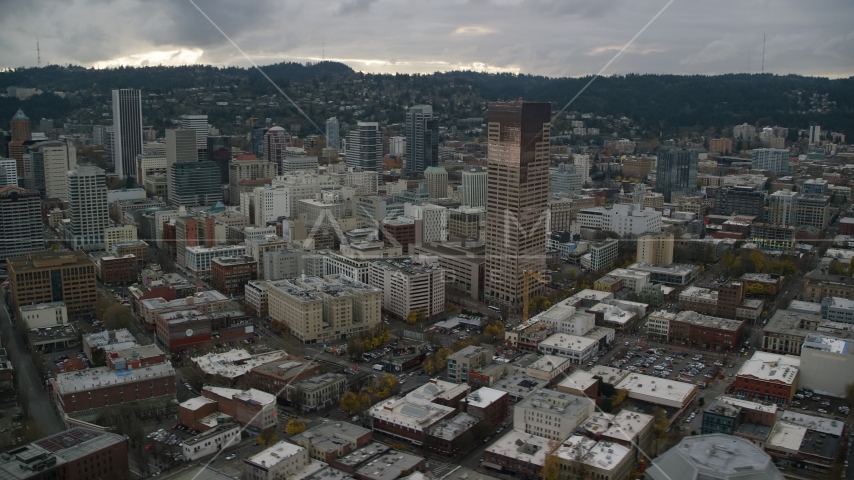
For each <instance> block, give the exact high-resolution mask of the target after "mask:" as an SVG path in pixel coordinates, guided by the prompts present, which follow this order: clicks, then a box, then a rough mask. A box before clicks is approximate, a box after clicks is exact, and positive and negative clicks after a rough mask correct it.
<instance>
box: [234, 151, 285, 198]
mask: <svg viewBox="0 0 854 480" xmlns="http://www.w3.org/2000/svg"><path fill="white" fill-rule="evenodd" d="M277 173H278V167H277V166H276V165H275V164H273V163H270V162H268V161H266V160H259V159H258V157H256V156H255V155H246V154H244V155H238V156H237V158H235V159H234V160H231V161H230V162H229V163H228V185H229V195H230V202H229V203H230V204H231V205H240V194H241V193H242V190H241V185H243V183H244V182H245V183H247V184H249V186H251V185H254V183H253V182H255V181H259V180H260V181H266V183H270V182H272V180H273V178H274V177H275V176H276V175H277ZM249 191H252V190H251V189H250V190H249Z"/></svg>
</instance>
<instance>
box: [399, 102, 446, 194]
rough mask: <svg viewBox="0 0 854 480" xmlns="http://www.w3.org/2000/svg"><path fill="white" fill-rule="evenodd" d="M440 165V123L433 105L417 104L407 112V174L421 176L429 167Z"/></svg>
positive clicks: (415, 176) (408, 175)
mask: <svg viewBox="0 0 854 480" xmlns="http://www.w3.org/2000/svg"><path fill="white" fill-rule="evenodd" d="M438 166H439V123H438V121H436V119H435V118H433V107H431V106H430V105H416V106H414V107H410V108H409V112H407V114H406V175H407V177H409V178H420V177H422V176H423V175H424V170H426V169H427V168H428V167H438Z"/></svg>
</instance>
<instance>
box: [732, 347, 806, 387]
mask: <svg viewBox="0 0 854 480" xmlns="http://www.w3.org/2000/svg"><path fill="white" fill-rule="evenodd" d="M800 366H801V359H800V357H795V356H792V355H780V354H777V353H767V352H759V351H757V352H755V353H754V354H753V356H752V357H751V358H750V359H749V360H747V361H746V362H744V365H742V366H741V368H740V369H739V370H738V373H737V374H736V375H737V376H739V377H753V378H756V379H758V380H765V381H773V382H780V383H783V384H792V383H794V382H795V379H796V378H797V376H798V370H799V368H800Z"/></svg>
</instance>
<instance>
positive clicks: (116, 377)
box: [54, 362, 175, 395]
mask: <svg viewBox="0 0 854 480" xmlns="http://www.w3.org/2000/svg"><path fill="white" fill-rule="evenodd" d="M174 375H175V369H174V368H172V364H171V363H169V362H165V363H159V364H157V365H149V366H147V367H142V368H139V369H136V370H110V369H109V368H107V367H96V368H90V369H88V370H77V371H74V372H67V373H60V374H57V376H56V378H55V379H54V382H55V384H56V388H57V391H58V392H59V393H60V394H62V395H65V394H68V393H76V392H83V391H90V390H95V389H98V388H100V387H106V386H108V385H119V384H123V383H135V382H144V381H150V380H153V379H155V378H163V377H171V376H174Z"/></svg>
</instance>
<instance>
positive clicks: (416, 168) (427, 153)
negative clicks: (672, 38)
mask: <svg viewBox="0 0 854 480" xmlns="http://www.w3.org/2000/svg"><path fill="white" fill-rule="evenodd" d="M349 147H350V146H349V145H348V146H347V148H348V149H349ZM405 157H406V166H405V170H406V175H407V177H409V178H420V177H421V175H422V173H424V171H425V170H427V168H429V167H437V166H439V123H438V121H437V120H436V119H434V118H433V107H432V106H430V105H416V106H414V107H410V108H409V111H408V112H407V113H406V155H405ZM442 197H444V195H443V196H442Z"/></svg>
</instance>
